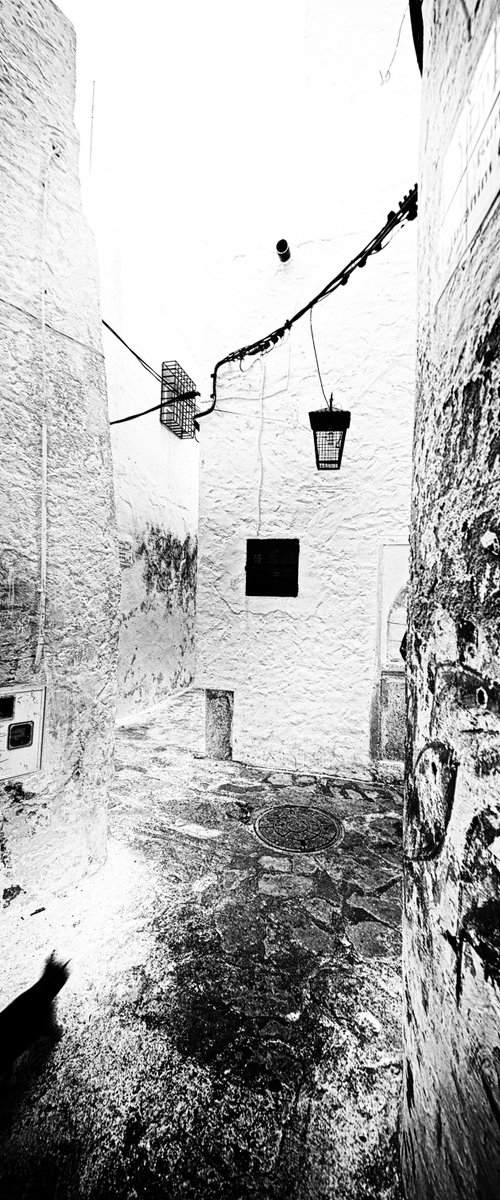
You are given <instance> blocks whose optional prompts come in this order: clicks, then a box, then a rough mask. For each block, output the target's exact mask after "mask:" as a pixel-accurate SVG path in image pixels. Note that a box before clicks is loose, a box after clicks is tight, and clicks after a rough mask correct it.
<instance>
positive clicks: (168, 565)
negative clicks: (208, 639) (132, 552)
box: [138, 525, 198, 613]
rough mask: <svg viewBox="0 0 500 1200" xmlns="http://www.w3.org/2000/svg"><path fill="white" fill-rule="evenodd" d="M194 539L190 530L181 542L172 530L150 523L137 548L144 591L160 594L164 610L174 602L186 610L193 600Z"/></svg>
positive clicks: (151, 595)
mask: <svg viewBox="0 0 500 1200" xmlns="http://www.w3.org/2000/svg"><path fill="white" fill-rule="evenodd" d="M197 550H198V546H197V539H196V538H195V537H194V538H192V537H191V536H190V534H188V536H187V537H186V538H185V540H184V541H183V542H181V541H179V538H176V537H175V536H174V534H171V533H164V532H163V530H161V529H160V527H159V526H158V525H150V526H149V527H148V528H147V530H146V533H145V535H144V538H143V540H142V542H141V544H140V546H139V549H138V556H139V557H142V558H143V576H144V582H145V585H146V595H147V597H148V598H149V599H150V600H152V599H153V598H154V597H161V598H162V599H163V601H164V603H165V607H166V610H167V612H169V613H170V612H171V611H172V609H173V607H174V605H175V606H179V607H180V608H182V609H183V610H184V611H188V610H189V609H191V608H192V607H194V605H195V600H196V563H197Z"/></svg>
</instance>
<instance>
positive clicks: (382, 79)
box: [379, 7, 408, 87]
mask: <svg viewBox="0 0 500 1200" xmlns="http://www.w3.org/2000/svg"><path fill="white" fill-rule="evenodd" d="M407 12H408V8H407V7H405V10H404V13H403V16H402V17H401V24H400V26H399V33H398V36H397V41H396V45H395V47H394V54H393V56H392V58H391V61H390V63H389V66H388V67H387V70H386V72H385V74H384V75H383V74H382V71H380V70H379V75H380V83H381V86H382V87H383V85H384V83H388V82H389V80H390V78H391V67H392V64H393V62H394V59H395V57H396V54H397V52H398V49H399V42H400V39H401V33H402V31H403V25H404V23H405V17H406V14H407Z"/></svg>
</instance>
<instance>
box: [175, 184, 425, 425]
mask: <svg viewBox="0 0 500 1200" xmlns="http://www.w3.org/2000/svg"><path fill="white" fill-rule="evenodd" d="M417 211H418V188H417V184H415V185H414V187H412V188H411V191H409V192H408V194H407V195H406V196H405V197H404V199H403V200H401V201H400V203H399V205H398V209H397V212H393V211H392V209H391V212H389V213H388V214H387V221H386V223H385V225H383V227H382V229H379V231H378V233H376V234H375V236H374V237H373V238H372V239H371V241H369V242H368V243H367V245H366V246H364V247H363V249H362V250H360V252H359V254H356V255H355V257H354V258H352V259H351V261H350V262H349V263H347V265H346V266H345V267H343V268H342V270H341V271H339V273H338V275H335V277H334V278H333V279H331V280H330V282H329V283H327V284H326V285H325V287H324V288H322V289H321V291H320V292H318V294H317V295H316V296H313V298H312V300H309V302H308V304H305V305H304V307H303V308H301V309H299V311H298V312H296V313H294V315H293V317H290V318H289V320H287V321H285V322H284V324H283V325H280V326H278V328H277V329H273V330H272V332H271V333H268V334H266V336H265V337H262V338H259V339H258V340H257V341H255V342H250V343H249V344H248V345H247V346H240V348H239V350H232V351H231V353H230V354H226V356H225V358H221V359H220V360H219V362H218V363H216V365H215V369H214V372H213V374H212V386H213V390H212V394H211V400H212V404H211V405H210V407H209V408H206V409H205V410H204V411H203V412H199V413H196V414H195V416H196V419H197V420H200V418H201V417H207V416H208V415H209V413H211V412H213V410H214V408H215V405H216V403H217V375H218V373H219V371H220V368H221V367H223V366H224V365H225V364H226V363H231V362H237V361H238V360H240V362H241V360H242V359H243V358H246V356H247V355H250V354H263V353H265V352H266V351H268V350H271V349H272V348H273V346H275V345H276V344H277V343H278V342H279V341H281V338H283V337H284V336H285V334H286V333H287V332H288V331H289V330H290V329H291V328H292V325H295V324H296V322H297V321H300V319H301V317H303V316H305V314H306V313H308V312H312V309H313V308H314V307H315V305H316V304H319V303H320V301H321V300H326V297H327V296H331V295H332V293H333V292H335V291H336V290H337V288H339V287H343V286H345V284H346V283H348V282H349V279H350V277H351V275H352V273H353V271H355V270H356V268H357V267H365V266H366V263H367V262H368V259H369V258H370V256H371V255H372V254H378V252H379V251H380V250H382V249H383V244H384V240H385V238H387V237H388V236H389V234H391V233H393V232H394V231H395V230H397V229H398V228H399V226H401V225H403V224H404V222H405V221H414V220H415V218H416V216H417Z"/></svg>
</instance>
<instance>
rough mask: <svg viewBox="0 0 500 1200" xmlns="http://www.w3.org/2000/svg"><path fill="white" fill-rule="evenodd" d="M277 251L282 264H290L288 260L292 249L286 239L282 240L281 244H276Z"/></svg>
mask: <svg viewBox="0 0 500 1200" xmlns="http://www.w3.org/2000/svg"><path fill="white" fill-rule="evenodd" d="M276 249H277V251H278V258H279V260H280V262H288V259H289V258H290V247H289V245H288V242H287V240H286V238H280V240H279V242H276Z"/></svg>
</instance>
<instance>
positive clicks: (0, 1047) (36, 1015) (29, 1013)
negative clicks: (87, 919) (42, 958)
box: [0, 953, 69, 1075]
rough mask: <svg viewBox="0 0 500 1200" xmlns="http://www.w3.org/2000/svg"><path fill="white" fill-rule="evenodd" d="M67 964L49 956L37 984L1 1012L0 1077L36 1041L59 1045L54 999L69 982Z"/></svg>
mask: <svg viewBox="0 0 500 1200" xmlns="http://www.w3.org/2000/svg"><path fill="white" fill-rule="evenodd" d="M68 963H69V960H68V962H66V963H59V962H57V960H56V957H55V955H54V953H52V954H51V955H50V958H48V959H47V962H46V963H45V967H44V971H43V974H42V975H41V976H40V979H39V980H38V982H37V983H35V984H33V987H30V988H28V989H27V991H25V992H21V995H20V996H17V998H16V999H15V1000H13V1001H12V1003H11V1004H8V1005H7V1008H4V1009H3V1012H0V1075H1V1074H8V1073H9V1072H10V1069H11V1067H12V1065H13V1063H14V1062H15V1060H16V1059H17V1058H19V1055H20V1054H23V1053H24V1051H25V1050H28V1048H29V1047H30V1046H31V1045H32V1044H33V1042H36V1041H37V1040H38V1038H41V1037H50V1038H52V1039H53V1040H54V1041H58V1040H59V1038H60V1037H61V1030H60V1028H59V1026H58V1025H57V1022H56V1017H55V997H56V996H57V993H58V992H60V991H61V988H62V987H64V984H65V983H66V980H67V978H68V975H69V971H68Z"/></svg>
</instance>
